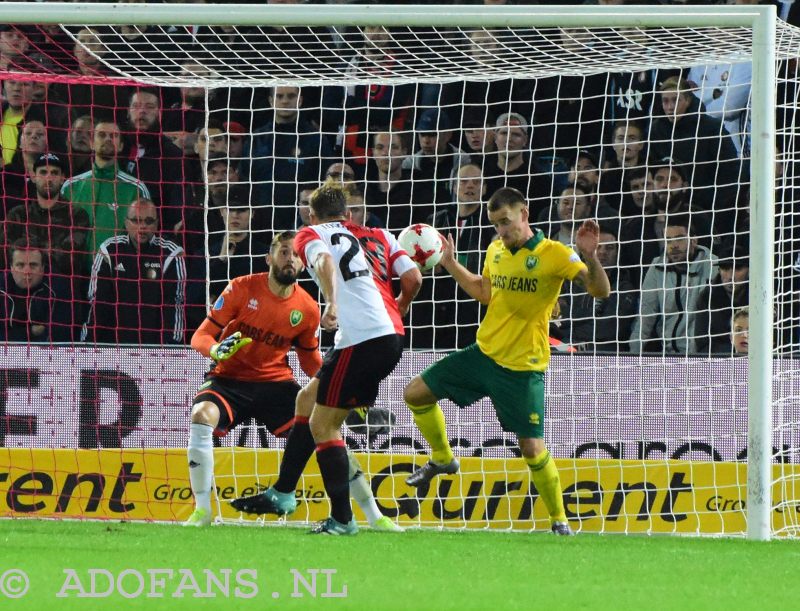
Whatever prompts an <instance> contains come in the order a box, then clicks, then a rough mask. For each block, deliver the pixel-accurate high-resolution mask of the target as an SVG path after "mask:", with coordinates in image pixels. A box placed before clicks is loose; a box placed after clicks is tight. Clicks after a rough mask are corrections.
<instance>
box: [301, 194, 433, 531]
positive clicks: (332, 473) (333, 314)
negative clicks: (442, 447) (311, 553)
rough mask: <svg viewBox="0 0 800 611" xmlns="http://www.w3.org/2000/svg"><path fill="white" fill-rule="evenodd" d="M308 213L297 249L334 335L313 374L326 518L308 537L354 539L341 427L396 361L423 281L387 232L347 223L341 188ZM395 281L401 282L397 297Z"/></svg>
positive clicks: (314, 200)
mask: <svg viewBox="0 0 800 611" xmlns="http://www.w3.org/2000/svg"><path fill="white" fill-rule="evenodd" d="M310 207H311V214H310V216H311V221H312V224H313V225H312V226H310V227H304V228H303V229H301V230H300V231H299V232H298V234H297V237H296V238H295V250H296V251H297V253H298V255H299V256H300V257H301V259H302V261H303V263H304V264H305V265H306V267H307V268H308V270H309V273H310V274H311V276H312V278H313V279H314V281H315V282H316V283H317V284H318V285H319V287H320V290H321V292H322V295H323V298H324V299H325V309H324V311H323V314H322V318H321V325H322V327H323V328H324V329H326V330H328V331H333V330H334V329H335V330H336V337H335V340H334V347H333V349H332V350H330V351H329V352H328V353H327V354H326V355H325V359H324V361H323V363H322V367H321V369H320V370H319V372H318V373H317V375H316V384H317V386H316V388H317V392H316V404H315V406H314V410H313V412H312V414H311V420H310V427H311V433H312V435H313V439H314V442H315V443H316V451H317V463H318V464H319V469H320V473H321V474H322V479H323V481H324V483H325V490H326V492H327V493H328V496H329V497H330V500H331V516H330V517H329V518H327V519H326V520H324V521H323V522H322V523H321V524H320V525H319V526H317V527H316V528H315V529H314V530H313V531H312V532H315V533H321V534H330V535H353V534H356V533H357V532H358V527H357V526H356V523H355V520H354V519H353V512H352V509H351V507H350V497H349V492H348V457H347V450H346V448H345V443H344V440H343V439H342V435H341V425H342V423H343V422H344V420H345V418H346V417H347V414H348V412H349V411H350V410H352V409H354V408H359V407H364V406H367V407H368V406H371V405H372V404H373V403H374V402H375V398H376V397H377V395H378V386H379V385H380V383H381V381H382V380H383V379H384V378H385V377H386V376H387V375H389V373H391V372H392V370H393V369H394V367H395V365H397V362H398V361H399V360H400V356H401V354H402V347H403V337H402V336H403V335H404V333H405V331H404V329H403V322H402V316H404V315H405V313H406V312H407V311H408V308H409V306H410V305H411V301H412V300H413V299H414V297H415V296H416V294H417V292H418V291H419V287H420V285H421V284H422V275H421V274H420V272H419V270H418V269H417V267H416V266H415V265H414V263H413V262H412V261H411V259H410V258H409V257H408V255H407V254H406V253H405V251H403V249H402V248H400V245H399V244H398V243H397V240H396V239H395V237H394V236H393V235H392V234H390V233H389V232H388V231H385V230H383V229H373V228H369V227H363V226H361V225H356V224H354V223H352V222H350V221H349V220H348V219H349V215H348V211H347V197H346V194H345V192H344V190H343V189H342V188H341V187H340V186H338V185H335V184H332V183H326V184H324V185H323V186H321V187H320V188H319V189H317V190H316V191H314V193H313V194H312V196H311V201H310ZM393 276H397V277H399V278H400V295H399V296H397V297H395V295H394V293H393V289H392V277H393Z"/></svg>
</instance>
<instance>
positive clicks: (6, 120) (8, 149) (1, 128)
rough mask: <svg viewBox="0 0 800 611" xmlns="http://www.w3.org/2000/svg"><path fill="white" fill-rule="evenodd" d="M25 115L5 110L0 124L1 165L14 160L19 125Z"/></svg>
mask: <svg viewBox="0 0 800 611" xmlns="http://www.w3.org/2000/svg"><path fill="white" fill-rule="evenodd" d="M24 117H25V115H24V114H23V113H21V112H16V111H14V110H11V108H10V107H9V108H6V110H5V112H4V113H3V120H2V123H0V148H2V150H3V165H8V164H9V163H11V160H12V159H14V153H15V152H16V151H17V140H18V139H19V127H18V126H19V124H20V122H21V121H22V119H23V118H24Z"/></svg>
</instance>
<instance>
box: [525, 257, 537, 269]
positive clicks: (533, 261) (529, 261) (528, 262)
mask: <svg viewBox="0 0 800 611" xmlns="http://www.w3.org/2000/svg"><path fill="white" fill-rule="evenodd" d="M537 265H539V257H536V256H534V255H528V256H527V257H525V269H527V270H528V271H529V272H531V271H533V270H534V269H536V266H537Z"/></svg>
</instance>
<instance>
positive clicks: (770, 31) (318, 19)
mask: <svg viewBox="0 0 800 611" xmlns="http://www.w3.org/2000/svg"><path fill="white" fill-rule="evenodd" d="M0 22H2V23H8V24H22V25H24V24H60V25H62V26H70V25H89V26H91V25H100V24H102V25H109V26H111V25H137V26H145V25H166V24H169V25H182V26H183V25H185V26H202V25H210V26H211V25H213V26H223V25H230V26H266V25H272V26H319V27H333V26H374V25H380V26H385V27H390V26H397V27H405V26H407V27H411V28H433V29H435V28H484V29H488V28H513V29H515V30H526V29H531V28H587V31H593V30H594V29H597V30H602V29H606V30H618V31H619V32H624V31H628V30H627V29H632V30H635V29H638V30H639V31H641V32H644V33H647V32H648V31H651V32H654V34H653V36H652V37H648V36H647V35H644V36H643V37H642V38H641V40H639V41H638V42H637V44H636V45H634V46H635V47H636V49H635V51H632V52H631V53H629V54H628V55H627V56H626V57H620V58H617V57H614V56H613V55H611V54H609V55H608V56H607V60H608V63H607V64H606V65H603V66H601V67H598V64H597V63H593V62H597V61H600V60H599V59H598V58H600V57H602V53H603V52H602V50H597V49H596V48H595V51H597V56H596V57H594V56H593V57H594V60H593V61H586V62H584V63H583V64H582V62H581V60H580V59H577V58H575V57H570V56H568V55H565V56H563V57H556V58H555V59H554V60H553V63H552V65H550V66H543V65H541V64H533V63H530V64H528V63H526V62H525V57H524V49H525V46H524V45H520V46H519V47H515V46H514V44H513V43H509V44H508V45H507V46H506V48H505V49H503V50H502V51H500V52H499V53H500V56H499V57H500V59H503V60H505V61H504V62H501V63H500V64H493V65H492V66H491V67H488V68H487V67H481V66H473V65H466V64H464V63H460V62H458V61H456V60H453V62H452V63H449V62H450V59H451V56H450V55H448V53H447V51H448V50H452V49H448V48H447V47H444V46H443V47H441V49H437V48H436V47H434V48H433V53H431V54H430V55H429V56H426V57H421V59H420V61H419V62H418V63H414V62H412V63H410V64H409V65H408V69H407V70H403V69H398V71H397V73H395V74H390V75H388V76H387V77H386V82H389V83H394V84H398V83H404V82H421V83H424V82H431V83H438V82H441V81H443V80H445V79H446V78H448V77H450V76H452V77H453V78H459V79H461V78H475V79H487V80H491V79H496V78H500V77H504V76H508V75H511V74H519V75H522V76H525V77H531V76H546V75H556V74H567V75H589V74H592V72H593V71H599V70H602V71H613V70H622V69H628V70H635V69H646V68H651V67H661V66H667V65H670V64H672V65H673V66H683V65H684V64H683V63H682V61H683V60H684V57H682V55H683V54H682V51H681V49H680V48H678V49H673V50H670V51H663V50H661V49H659V48H656V44H657V43H656V41H657V40H658V36H659V34H658V33H663V32H669V31H670V30H671V29H676V30H678V31H681V32H685V33H687V36H686V38H684V39H683V41H684V42H685V44H686V45H687V47H688V48H689V49H690V50H691V52H690V53H689V54H690V55H692V58H693V59H696V58H697V57H698V56H699V55H701V54H702V51H701V49H702V48H703V46H704V45H707V44H709V41H710V37H709V35H707V34H704V33H703V32H704V28H713V29H714V30H715V31H716V32H718V33H719V42H718V43H717V44H716V45H715V46H713V48H711V49H710V51H709V55H708V57H709V58H710V60H713V61H715V62H726V61H728V62H733V61H736V60H738V61H743V60H749V59H751V60H752V95H751V98H750V108H751V112H750V118H751V122H752V127H751V130H750V132H751V160H750V177H751V178H750V181H751V182H750V184H751V186H750V235H751V238H750V243H751V247H750V281H749V282H750V285H749V291H750V299H749V307H750V328H751V331H750V338H751V340H750V345H749V357H748V358H749V367H748V430H747V449H748V451H747V506H746V513H747V536H748V537H749V538H751V539H756V540H768V539H770V537H771V536H772V532H773V529H772V518H771V515H772V512H773V509H774V507H773V501H772V490H773V485H774V483H775V482H774V478H773V456H772V435H773V422H772V413H773V396H775V392H776V389H775V388H774V386H775V384H774V382H775V375H774V374H773V350H774V347H773V328H774V325H775V320H774V311H773V310H774V296H773V283H774V280H773V279H774V277H775V263H774V259H775V251H774V240H773V236H774V235H775V214H776V212H775V210H776V209H775V184H776V173H775V161H776V155H775V146H776V128H775V124H776V106H777V104H778V99H777V96H776V63H777V62H778V61H779V60H781V59H786V58H787V57H790V56H791V55H795V56H800V44H799V43H798V41H800V38H798V36H797V34H794V33H793V32H792V28H790V26H787V25H785V24H781V25H779V24H778V23H777V19H776V10H775V7H774V6H771V5H770V6H764V5H760V6H757V5H753V6H749V5H748V6H742V5H737V6H716V5H713V6H680V7H679V6H634V5H623V6H590V5H578V6H520V5H515V6H476V5H456V6H452V5H447V6H444V5H443V6H437V5H398V6H392V5H338V4H336V5H334V4H320V5H316V4H315V5H305V4H290V5H285V4H280V5H278V4H276V5H236V4H225V5H214V4H200V5H198V4H190V5H180V4H173V3H168V4H154V5H149V4H126V3H123V4H94V3H80V2H79V3H55V2H53V3H50V2H47V3H28V2H4V3H0ZM696 32H699V33H698V35H697V38H696V39H693V34H694V33H696ZM781 41H782V42H781ZM668 44H669V43H668ZM726 44H729V45H730V47H729V49H728V50H727V51H726V49H725V45H726ZM781 44H782V45H783V46H781ZM521 49H522V50H523V51H520V50H521ZM112 52H113V53H115V56H116V58H117V59H119V61H115V62H114V63H113V64H110V67H111V68H112V69H113V70H114V71H116V72H117V73H118V74H119V75H120V76H122V77H125V78H126V79H129V80H134V81H139V82H142V83H149V84H153V85H160V86H163V85H169V86H186V85H188V84H189V81H187V80H186V79H185V77H183V76H181V75H180V74H176V73H174V71H173V72H170V71H169V70H166V69H165V65H166V64H168V63H169V58H162V59H163V60H164V62H165V63H164V65H161V64H159V60H158V58H156V59H155V60H154V59H153V58H148V61H141V62H137V61H136V58H135V52H136V49H124V48H123V47H122V46H120V47H119V48H117V49H114V48H112ZM515 56H517V57H518V59H519V65H516V66H515V65H514V62H513V61H511V60H512V58H514V57H515ZM260 61H261V58H260V57H259V56H258V55H257V54H256V55H254V59H253V60H252V62H253V65H254V66H255V68H256V69H261V68H263V67H264V65H263V64H260V63H259V62H260ZM370 80H374V77H371V78H368V77H367V76H366V75H363V74H358V73H353V72H349V73H346V72H344V71H337V70H334V69H331V70H330V71H329V72H326V71H324V70H320V71H317V72H316V73H315V71H314V70H311V71H309V72H307V73H304V74H302V75H300V76H299V77H292V76H291V75H289V76H286V77H281V76H280V75H278V74H276V73H273V74H270V73H268V72H264V73H262V74H259V73H258V70H254V71H253V72H244V71H241V70H238V69H237V68H235V67H231V68H230V71H228V72H226V71H225V67H224V66H223V67H219V66H215V69H214V70H213V71H210V72H209V73H208V74H204V75H202V76H198V77H197V78H196V79H194V80H192V81H191V83H192V84H194V85H196V86H197V85H200V86H206V87H223V86H224V87H253V86H264V87H266V86H275V85H278V84H292V85H294V84H296V85H324V84H328V83H333V82H336V83H352V84H355V83H366V82H369V81H370ZM796 154H797V153H796V152H795V153H794V155H796Z"/></svg>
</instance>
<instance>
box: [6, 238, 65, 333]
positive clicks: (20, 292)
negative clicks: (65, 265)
mask: <svg viewBox="0 0 800 611" xmlns="http://www.w3.org/2000/svg"><path fill="white" fill-rule="evenodd" d="M4 270H5V273H3V274H2V275H1V276H0V341H2V342H26V343H31V342H68V341H72V340H73V331H74V326H73V321H72V319H71V318H70V308H69V303H70V295H69V289H68V288H67V286H66V284H65V283H64V282H63V281H62V280H61V278H59V277H57V276H56V277H52V276H49V275H48V268H47V256H46V253H45V251H44V249H43V248H42V247H41V246H40V245H39V244H37V243H36V242H35V241H33V240H26V239H25V238H21V239H19V240H17V241H15V242H14V243H13V244H11V246H10V247H9V250H8V265H7V266H5V267H4Z"/></svg>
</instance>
